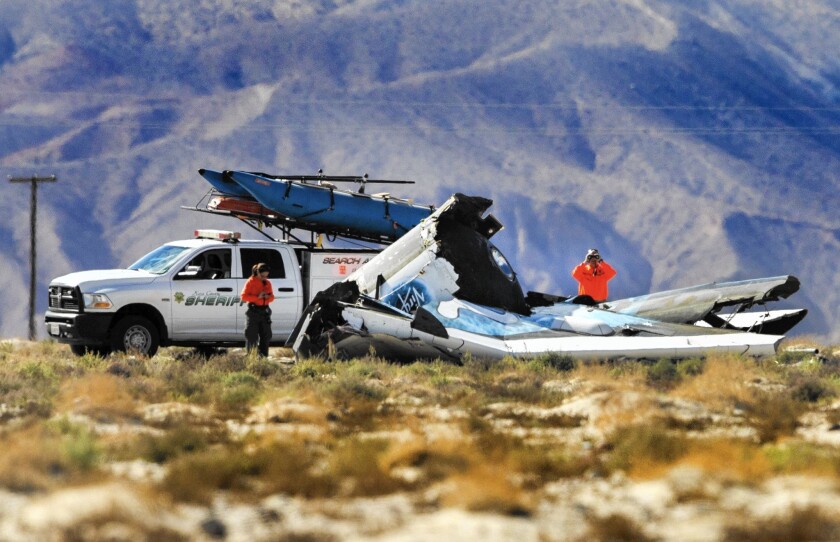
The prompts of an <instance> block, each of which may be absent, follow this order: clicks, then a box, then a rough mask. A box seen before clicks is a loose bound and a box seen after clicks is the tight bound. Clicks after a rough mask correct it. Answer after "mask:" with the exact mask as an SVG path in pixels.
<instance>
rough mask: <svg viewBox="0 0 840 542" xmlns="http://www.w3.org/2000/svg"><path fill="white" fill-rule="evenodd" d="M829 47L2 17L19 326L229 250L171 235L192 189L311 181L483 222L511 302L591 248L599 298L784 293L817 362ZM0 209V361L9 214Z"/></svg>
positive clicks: (832, 126) (444, 20) (513, 10)
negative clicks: (31, 253)
mask: <svg viewBox="0 0 840 542" xmlns="http://www.w3.org/2000/svg"><path fill="white" fill-rule="evenodd" d="M558 4H559V5H558ZM838 22H840V14H838V10H837V9H836V8H834V7H833V6H832V3H831V2H828V1H825V2H818V1H813V2H808V3H797V4H793V5H789V4H788V3H783V2H777V1H771V0H766V1H758V0H756V1H752V2H734V1H712V0H708V1H704V2H692V3H686V4H681V3H673V2H665V1H662V2H657V1H647V2H644V1H642V0H627V1H619V0H611V1H610V0H601V1H595V2H591V1H586V2H584V1H580V2H575V1H569V2H562V3H557V2H537V1H533V2H524V3H523V2H514V1H507V0H494V1H490V2H477V1H475V0H462V1H454V0H447V1H443V2H435V3H433V4H430V3H428V2H422V1H419V0H415V1H405V2H385V1H382V2H379V1H356V2H353V1H347V2H341V1H327V0H322V1H309V2H291V1H275V2H273V3H268V4H267V3H264V2H223V1H221V0H218V1H209V0H202V1H199V0H180V1H163V0H160V1H148V0H147V1H143V2H140V1H138V0H119V1H115V2H109V3H101V2H96V1H94V0H88V1H84V2H73V3H71V2H66V1H58V2H56V1H50V0H30V1H28V2H23V1H20V0H7V1H6V2H4V4H3V6H2V7H0V85H2V88H4V89H9V91H8V92H4V93H3V94H2V95H0V165H2V167H3V169H4V170H5V171H7V172H8V173H9V174H13V175H18V174H20V175H31V174H32V173H34V172H37V173H40V174H53V173H54V174H57V175H58V177H59V183H58V184H56V185H54V186H49V187H44V188H43V189H42V190H40V191H39V198H40V199H39V203H40V212H39V215H40V216H39V245H38V246H39V262H40V265H39V270H38V280H39V292H38V295H39V299H38V302H39V305H38V307H39V310H41V311H42V310H43V309H44V308H45V304H46V299H45V295H44V294H45V289H46V283H47V282H48V281H49V279H50V278H51V277H53V276H56V275H58V274H61V273H64V272H67V271H70V270H74V269H81V268H91V267H100V266H113V265H126V264H128V263H131V261H133V260H134V259H136V258H138V257H139V256H141V255H142V254H143V253H144V252H145V251H147V250H149V249H151V248H153V247H154V246H156V245H157V244H159V243H160V242H163V241H165V240H169V239H172V238H179V237H184V236H188V235H189V234H190V233H191V232H192V230H193V229H194V227H195V226H196V225H197V224H199V223H200V224H202V225H205V224H206V225H210V226H216V227H226V228H232V227H236V224H234V223H231V222H230V221H223V220H221V219H215V218H213V219H208V218H207V217H205V216H204V215H195V214H192V213H188V212H185V211H182V210H179V206H181V205H191V204H193V203H195V202H196V201H197V200H198V199H199V198H200V197H201V195H202V194H203V193H204V192H206V191H207V189H208V188H209V186H208V185H206V183H204V182H203V180H202V179H201V178H200V177H199V176H198V175H197V173H196V170H197V169H198V168H200V167H211V168H243V169H251V170H262V171H273V172H286V173H308V172H315V171H317V170H318V169H319V168H323V169H324V170H325V171H327V172H328V173H334V174H351V173H352V174H361V173H364V172H369V173H370V174H371V175H374V176H377V177H395V178H410V179H412V180H415V181H417V184H416V185H414V186H413V187H412V188H411V189H410V190H405V191H401V192H400V193H399V195H403V196H411V197H414V198H415V199H416V200H417V201H423V202H429V203H439V202H441V201H443V199H445V198H446V197H447V196H448V195H449V194H451V193H452V192H455V191H460V192H465V193H471V194H478V195H485V196H488V197H491V198H493V199H494V200H495V201H496V204H495V205H494V207H493V208H492V212H493V213H494V214H496V215H497V216H498V217H499V218H500V219H501V220H502V222H504V223H505V224H506V226H507V228H506V230H504V231H503V232H502V233H500V234H498V236H497V238H496V239H495V241H496V242H497V244H498V245H499V246H500V248H502V250H503V251H504V252H505V253H506V254H507V255H508V256H509V257H510V258H511V260H512V261H513V263H514V266H515V267H516V268H517V270H518V271H519V273H520V275H521V277H522V280H523V283H524V285H525V287H526V288H529V289H535V290H541V291H550V292H555V293H570V292H573V291H574V288H575V286H574V282H573V280H572V279H571V277H569V276H568V272H569V270H570V269H571V267H572V266H573V265H574V264H575V263H576V262H577V261H578V260H579V259H580V258H581V257H582V255H583V254H584V252H585V250H586V249H587V248H590V247H592V246H597V247H599V248H600V249H601V251H602V253H604V254H605V256H606V257H607V258H608V259H609V260H610V261H611V262H612V263H613V264H614V265H615V266H616V267H617V268H618V269H619V273H620V274H619V276H618V277H617V279H616V280H615V282H614V286H613V288H611V293H612V295H613V296H616V297H618V296H621V297H624V296H630V295H636V294H640V293H645V292H647V291H653V290H661V289H666V288H676V287H682V286H688V285H691V284H697V283H704V282H710V281H713V280H728V279H739V278H750V277H756V276H763V275H776V274H783V273H792V274H795V275H797V276H799V277H800V279H801V280H802V284H803V291H802V292H800V294H797V296H796V297H795V300H794V301H793V302H791V304H792V305H798V304H802V303H804V304H805V305H806V306H808V308H810V309H811V310H812V313H811V315H810V316H809V317H808V319H806V321H805V322H803V324H802V325H801V330H802V331H803V332H811V333H816V334H819V335H820V336H822V337H824V338H826V339H830V340H838V339H840V328H838V326H836V322H837V318H838V316H840V314H838V313H840V309H839V308H838V307H840V303H838V301H840V299H838V297H840V292H836V291H835V285H836V284H838V283H840V280H838V279H840V276H839V275H840V272H838V271H836V270H835V269H834V266H833V262H835V261H837V259H838V256H840V218H838V217H837V215H836V213H835V212H833V211H834V209H836V208H838V203H840V197H838V194H840V191H838V188H840V187H839V186H838V184H840V180H838V178H837V175H836V171H838V170H840V167H838V166H840V139H838V138H837V133H838V130H840V103H839V102H840V90H838V89H839V88H840V62H838V60H837V58H836V55H834V54H833V51H836V50H838V49H840V35H838V34H837V33H836V32H834V31H832V29H833V28H836V25H837V23H838ZM15 188H21V187H19V186H18V187H15ZM6 193H7V194H8V195H7V197H4V198H2V201H0V213H2V217H3V218H2V219H0V231H2V232H3V233H6V238H12V239H14V240H15V243H14V244H13V245H12V246H9V247H7V248H6V249H4V250H2V251H0V270H2V271H5V272H4V273H2V275H0V276H3V277H4V278H3V281H4V283H5V284H4V286H5V287H4V288H2V289H0V290H2V292H3V293H2V294H0V295H2V296H3V299H2V301H3V304H4V306H5V307H7V310H6V311H5V312H4V313H3V314H2V315H0V334H2V335H3V336H11V335H22V334H24V333H25V330H26V325H25V323H22V322H23V321H24V318H25V314H26V302H27V301H26V300H27V294H26V291H25V290H26V283H27V280H28V270H27V263H26V262H27V254H28V204H27V202H28V193H27V191H26V190H17V189H15V190H13V189H11V187H10V186H7V192H6ZM798 329H800V328H798Z"/></svg>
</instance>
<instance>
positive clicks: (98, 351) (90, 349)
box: [70, 344, 111, 358]
mask: <svg viewBox="0 0 840 542" xmlns="http://www.w3.org/2000/svg"><path fill="white" fill-rule="evenodd" d="M70 351H71V352H73V354H75V355H77V356H84V355H85V354H87V353H90V354H93V355H95V356H99V357H101V358H104V357H105V356H107V355H108V354H110V353H111V349H110V348H109V347H107V346H88V345H86V344H71V345H70Z"/></svg>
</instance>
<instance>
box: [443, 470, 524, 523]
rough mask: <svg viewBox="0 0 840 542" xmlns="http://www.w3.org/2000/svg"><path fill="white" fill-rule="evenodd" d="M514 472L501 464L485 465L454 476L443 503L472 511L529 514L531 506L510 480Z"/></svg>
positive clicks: (509, 514) (522, 515)
mask: <svg viewBox="0 0 840 542" xmlns="http://www.w3.org/2000/svg"><path fill="white" fill-rule="evenodd" d="M510 479H511V473H509V472H508V471H507V469H506V468H505V466H504V465H501V464H495V465H494V464H485V465H480V466H477V467H475V468H473V469H471V470H470V471H468V472H466V473H463V474H460V475H457V476H454V477H453V478H452V479H451V481H452V484H451V489H450V490H449V491H448V492H447V493H446V494H444V497H443V504H445V505H447V506H458V507H460V508H463V509H465V510H469V511H471V512H489V513H496V514H503V515H507V516H517V517H528V516H530V515H531V514H532V512H533V510H532V508H533V507H532V506H531V504H530V503H529V502H528V501H527V499H526V497H525V495H524V494H523V493H522V491H521V490H520V489H519V488H517V487H516V486H515V485H514V484H513V483H512V482H511V481H510Z"/></svg>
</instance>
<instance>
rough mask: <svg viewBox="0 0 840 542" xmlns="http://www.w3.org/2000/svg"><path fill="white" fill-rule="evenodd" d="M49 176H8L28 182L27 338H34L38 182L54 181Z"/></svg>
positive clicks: (15, 181)
mask: <svg viewBox="0 0 840 542" xmlns="http://www.w3.org/2000/svg"><path fill="white" fill-rule="evenodd" d="M55 181H56V178H55V175H50V176H49V177H36V176H34V175H33V176H32V177H9V182H10V183H30V187H31V188H30V196H29V340H30V341H34V340H35V287H36V283H35V258H36V253H35V229H36V228H35V225H36V223H37V221H38V183H54V182H55Z"/></svg>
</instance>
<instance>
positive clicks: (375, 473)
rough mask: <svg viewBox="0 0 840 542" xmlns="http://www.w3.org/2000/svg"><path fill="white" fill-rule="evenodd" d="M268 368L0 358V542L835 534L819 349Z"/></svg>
mask: <svg viewBox="0 0 840 542" xmlns="http://www.w3.org/2000/svg"><path fill="white" fill-rule="evenodd" d="M815 349H819V351H818V352H815V351H814V350H815ZM288 354H289V352H288V351H287V350H283V349H273V350H272V357H271V358H269V359H268V360H260V359H258V358H250V357H247V356H245V355H244V354H243V353H242V352H241V351H237V350H232V351H228V352H218V353H217V354H216V355H212V356H210V357H209V358H206V357H202V356H198V355H197V354H196V353H194V352H192V351H190V350H186V349H175V348H169V349H164V350H163V351H162V352H161V353H160V354H159V355H158V356H156V357H155V358H152V359H141V358H137V357H134V356H131V355H124V354H115V355H111V356H110V357H108V358H104V359H103V358H99V357H96V356H92V355H86V356H84V357H81V358H76V357H73V356H72V355H71V354H70V352H69V350H67V349H66V347H62V346H59V345H56V344H54V343H50V342H38V343H26V342H5V343H2V344H0V359H2V363H0V383H1V384H0V539H3V540H10V541H17V540H24V541H26V540H97V541H99V540H155V541H160V540H164V541H165V540H242V541H245V540H248V541H255V540H266V541H268V540H272V541H276V540H281V541H282V540H287V541H302V540H381V541H386V540H388V541H398V540H399V541H403V540H430V539H440V540H450V539H452V540H456V539H457V540H475V539H481V540H484V541H486V542H493V541H496V540H498V541H507V540H521V541H523V542H524V541H551V540H558V541H559V540H581V541H583V540H687V541H729V540H731V541H735V540H738V541H744V540H762V541H767V540H837V539H838V538H840V513H838V510H840V430H838V429H840V395H838V391H840V379H838V376H837V375H838V370H839V369H838V368H839V367H840V349H837V348H836V347H830V346H829V347H823V346H820V345H817V344H815V343H813V342H802V341H799V342H789V343H788V344H787V345H785V346H784V349H783V351H782V352H781V353H780V354H779V355H778V356H777V357H775V358H770V359H750V358H738V357H713V358H709V359H705V360H703V359H689V360H682V361H679V362H675V361H671V360H657V361H651V362H644V363H643V362H635V361H633V362H630V361H614V362H609V363H607V362H590V363H575V362H572V361H571V360H569V359H566V358H562V357H558V356H546V357H543V358H539V359H535V360H531V361H523V360H514V359H506V360H503V361H502V362H499V363H488V362H485V361H483V360H480V359H468V360H466V361H465V363H464V364H463V365H461V366H456V365H450V364H445V363H441V362H440V361H429V362H421V363H414V364H411V365H404V366H400V365H394V364H390V363H388V362H386V361H384V360H381V359H378V358H377V357H376V356H375V353H372V354H371V356H369V357H367V358H364V359H358V360H353V361H350V362H340V363H329V362H325V361H322V360H317V359H312V360H298V361H297V362H295V360H294V359H292V358H290V357H288Z"/></svg>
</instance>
